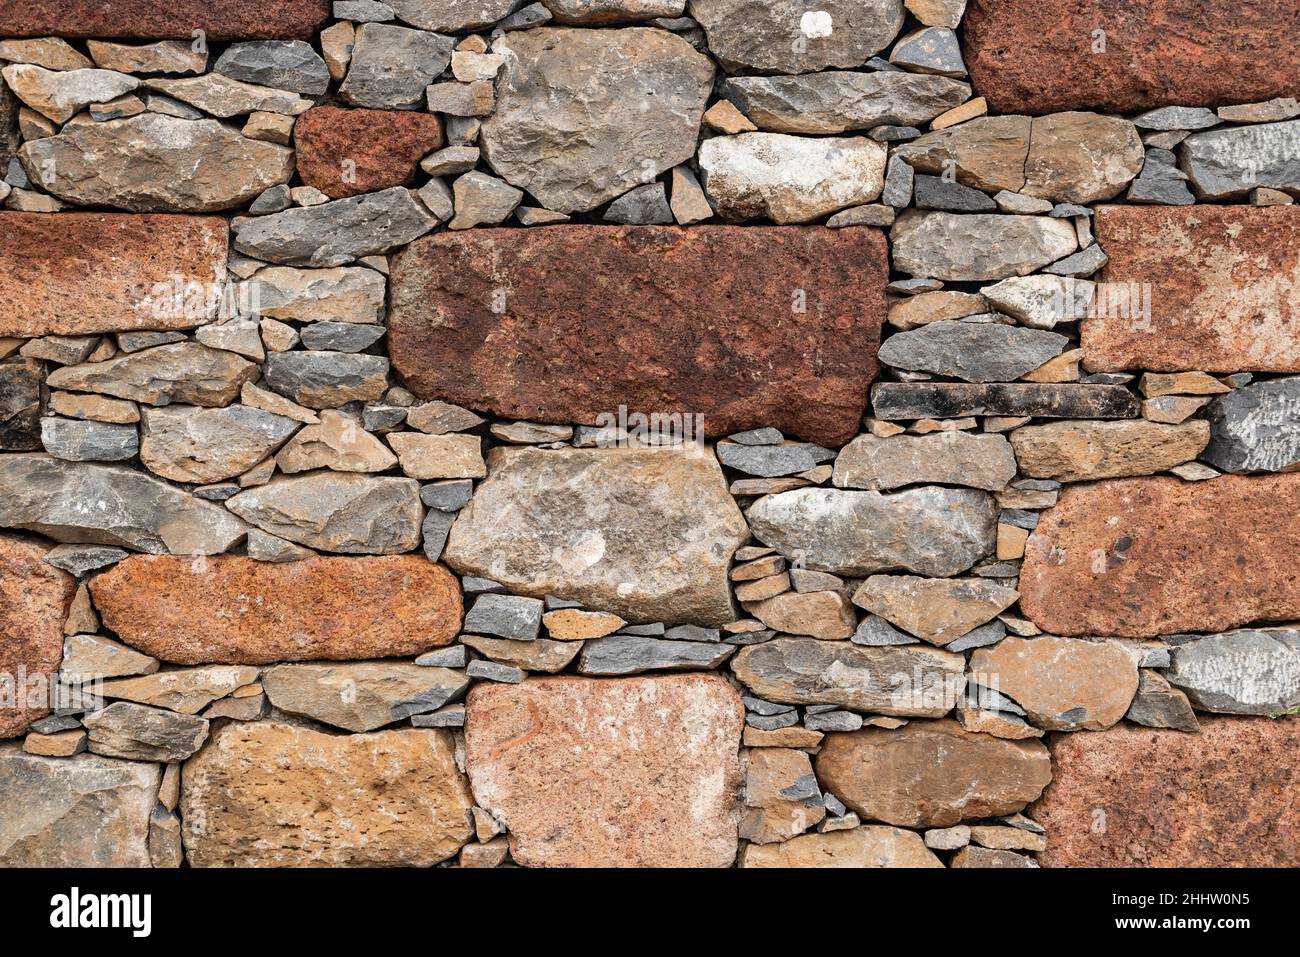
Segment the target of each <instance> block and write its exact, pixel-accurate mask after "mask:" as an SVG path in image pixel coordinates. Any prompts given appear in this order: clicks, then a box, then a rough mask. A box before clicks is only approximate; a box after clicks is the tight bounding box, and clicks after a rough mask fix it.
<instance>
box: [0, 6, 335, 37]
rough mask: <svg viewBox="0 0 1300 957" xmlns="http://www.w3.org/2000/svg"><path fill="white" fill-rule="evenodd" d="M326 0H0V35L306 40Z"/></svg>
mask: <svg viewBox="0 0 1300 957" xmlns="http://www.w3.org/2000/svg"><path fill="white" fill-rule="evenodd" d="M329 9H330V5H329V0H277V2H275V3H264V2H258V0H216V2H214V0H113V2H112V3H105V2H104V0H0V37H43V36H50V35H57V36H63V37H98V38H100V39H107V38H111V37H123V38H128V39H129V38H132V37H138V38H140V39H150V40H154V39H184V40H188V39H190V38H191V37H192V36H193V34H194V31H195V30H202V31H203V32H204V33H205V34H206V37H207V39H209V40H254V39H272V40H286V39H300V40H310V39H312V36H313V35H314V34H315V32H316V28H317V27H319V26H320V25H321V24H322V23H324V22H325V19H326V18H327V17H328V16H329Z"/></svg>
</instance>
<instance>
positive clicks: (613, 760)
mask: <svg viewBox="0 0 1300 957" xmlns="http://www.w3.org/2000/svg"><path fill="white" fill-rule="evenodd" d="M744 720H745V712H744V706H743V705H742V704H741V701H740V695H739V694H737V693H736V690H735V689H734V688H733V687H732V686H731V685H730V684H729V683H728V682H727V681H726V680H725V679H724V678H722V677H721V676H719V675H714V674H710V675H699V674H696V675H659V676H656V677H653V678H618V679H613V680H609V679H596V678H530V679H529V680H528V681H526V682H524V683H523V684H518V685H507V684H490V683H481V684H478V685H476V686H475V687H474V689H473V691H471V692H470V695H469V700H468V702H467V704H466V708H465V748H466V750H465V760H466V770H467V771H468V773H469V779H470V785H471V787H472V788H473V789H474V797H475V798H476V799H477V801H478V803H479V804H480V805H481V806H482V807H484V808H487V809H488V810H489V811H491V812H492V813H493V814H494V815H495V816H496V817H497V818H498V819H499V820H501V822H502V823H504V824H505V825H506V827H507V828H508V829H509V832H510V853H511V856H512V857H513V858H514V859H515V860H516V861H517V862H518V863H520V864H523V865H525V866H536V867H726V866H727V865H729V864H730V863H731V862H732V860H733V859H734V858H735V856H736V841H737V820H738V815H739V809H738V806H737V794H738V788H739V786H740V760H739V749H740V733H741V730H742V726H743V724H744Z"/></svg>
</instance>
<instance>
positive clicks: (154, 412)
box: [140, 405, 298, 482]
mask: <svg viewBox="0 0 1300 957" xmlns="http://www.w3.org/2000/svg"><path fill="white" fill-rule="evenodd" d="M297 428H298V423H297V422H295V421H293V420H292V419H287V418H285V417H284V416H282V415H272V414H271V413H270V412H263V411H261V410H260V409H253V408H250V407H249V406H246V405H231V406H227V407H226V408H224V409H204V408H199V407H196V406H186V405H175V406H167V407H165V408H161V409H146V410H145V411H144V415H143V421H142V424H141V427H140V435H141V442H140V461H141V463H143V465H144V466H145V468H147V469H149V471H151V472H153V473H155V474H156V475H161V476H162V477H163V478H168V479H171V480H172V481H174V482H219V481H221V480H222V479H227V478H234V477H235V476H237V475H242V474H243V473H244V472H247V471H248V470H249V469H250V468H252V467H253V466H254V465H256V464H257V463H258V462H260V461H262V459H264V458H266V457H267V456H268V455H270V454H271V453H272V452H274V451H275V450H276V449H278V448H279V447H280V446H281V445H282V444H284V442H285V440H286V439H288V438H289V436H290V435H292V434H293V433H294V430H295V429H297Z"/></svg>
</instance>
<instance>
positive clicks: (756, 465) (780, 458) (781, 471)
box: [717, 442, 835, 478]
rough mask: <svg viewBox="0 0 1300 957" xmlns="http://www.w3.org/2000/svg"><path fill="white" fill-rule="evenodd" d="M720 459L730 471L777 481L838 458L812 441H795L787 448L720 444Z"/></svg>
mask: <svg viewBox="0 0 1300 957" xmlns="http://www.w3.org/2000/svg"><path fill="white" fill-rule="evenodd" d="M717 452H718V459H719V460H720V461H721V462H722V464H723V465H725V466H727V467H728V468H733V469H736V470H737V471H740V472H744V473H746V474H747V475H759V476H762V477H763V478H775V477H777V476H780V475H795V474H797V473H799V472H806V471H808V470H809V469H810V468H813V467H814V466H816V465H820V464H821V463H822V462H829V461H831V460H832V459H834V458H835V452H834V451H833V450H831V449H824V448H822V447H821V446H819V445H813V444H811V443H808V442H791V443H789V444H787V445H742V444H741V443H739V442H719V443H718V445H717Z"/></svg>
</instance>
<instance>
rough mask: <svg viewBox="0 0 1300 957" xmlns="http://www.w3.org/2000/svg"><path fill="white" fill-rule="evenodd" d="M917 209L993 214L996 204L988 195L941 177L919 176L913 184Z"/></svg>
mask: <svg viewBox="0 0 1300 957" xmlns="http://www.w3.org/2000/svg"><path fill="white" fill-rule="evenodd" d="M913 193H914V195H915V196H916V206H917V208H918V209H944V210H948V211H949V212H954V213H995V212H997V210H998V204H997V203H995V202H994V201H993V197H992V196H990V195H989V194H988V193H984V192H981V191H980V190H978V189H971V188H970V187H969V186H963V185H961V183H950V182H948V181H947V180H945V179H943V177H941V176H928V175H920V176H917V177H916V182H915V183H914V184H913Z"/></svg>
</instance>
